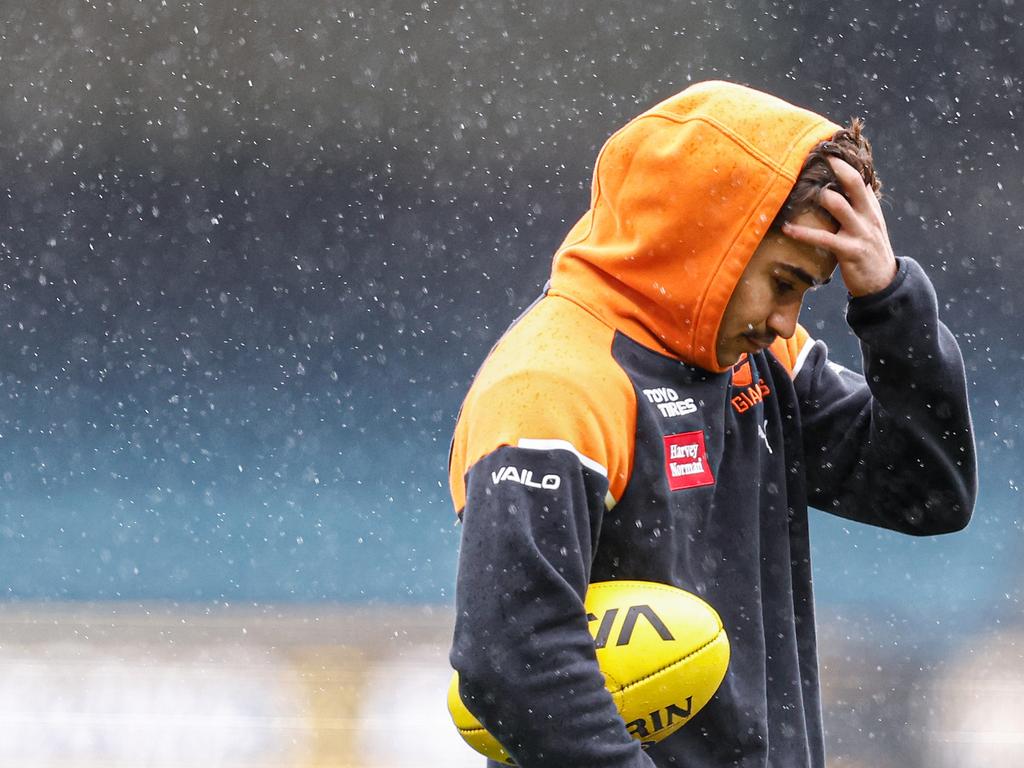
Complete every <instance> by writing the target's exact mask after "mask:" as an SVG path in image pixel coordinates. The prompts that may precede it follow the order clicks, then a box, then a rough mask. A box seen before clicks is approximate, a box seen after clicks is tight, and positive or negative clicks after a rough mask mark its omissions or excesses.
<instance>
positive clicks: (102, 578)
mask: <svg viewBox="0 0 1024 768" xmlns="http://www.w3.org/2000/svg"><path fill="white" fill-rule="evenodd" d="M587 8H590V6H587ZM8 15H9V19H8V20H7V22H6V23H5V34H4V37H3V39H2V41H0V59H2V61H3V75H2V77H0V169H2V175H0V190H2V191H3V194H2V195H0V258H2V261H0V269H2V281H0V282H2V286H0V287H2V291H0V328H2V335H0V361H2V362H0V365H2V368H0V372H2V382H0V383H2V387H0V403H2V418H0V434H2V437H0V457H2V462H0V471H2V474H0V479H2V483H0V543H2V553H3V556H2V557H0V584H2V586H3V588H4V589H5V590H6V594H7V595H8V597H9V598H14V599H19V600H20V599H44V600H65V599H74V600H79V599H88V600H102V599H126V600H143V599H153V598H159V599H172V600H189V601H193V600H198V601H228V602H237V601H282V600H297V601H318V600H331V601H334V600H343V601H349V600H381V601H394V600H414V601H442V602H447V601H449V600H450V599H451V592H450V590H451V585H452V583H453V576H454V568H455V557H456V551H457V544H458V530H457V529H456V528H455V527H454V525H453V522H454V517H453V514H452V511H451V508H450V504H449V502H448V500H447V495H446V459H447V446H448V439H449V436H450V432H451V428H452V425H453V423H454V418H455V414H456V412H457V409H458V406H459V402H460V400H461V396H462V393H463V392H464V391H465V388H466V387H467V385H468V382H469V379H470V377H471V376H472V374H473V372H474V371H475V369H476V366H477V365H478V364H479V363H480V361H481V360H482V358H483V356H484V355H485V354H486V351H487V349H488V348H489V346H490V345H491V344H492V343H493V341H494V340H495V339H496V338H497V336H498V334H499V333H500V332H501V330H502V329H503V328H504V327H505V326H506V325H507V324H508V323H509V322H510V321H511V320H512V319H513V318H514V317H515V315H516V314H517V313H518V311H519V310H520V309H521V308H522V307H523V306H525V305H526V304H528V303H529V302H530V300H532V298H533V297H534V296H535V295H536V293H537V292H538V291H539V289H540V286H541V285H542V284H543V282H544V280H545V279H546V276H547V270H548V264H549V259H550V254H551V253H552V251H553V250H554V248H555V247H556V246H557V244H558V242H559V241H560V239H561V237H562V236H563V234H564V233H565V231H566V230H567V229H568V227H569V226H571V224H572V223H573V221H575V219H576V218H577V217H578V216H579V214H580V213H581V212H582V211H583V210H584V209H585V208H586V205H587V201H588V189H589V174H590V171H591V167H592V162H593V158H594V155H595V154H596V151H597V149H598V148H599V147H600V145H601V143H603V141H604V139H605V138H606V137H607V135H608V134H610V133H611V132H612V131H613V130H615V129H616V128H617V127H618V126H619V125H620V124H621V123H622V122H624V121H625V120H627V119H628V118H629V117H631V116H632V115H633V114H635V113H637V112H639V111H641V110H642V109H644V108H646V107H648V106H650V105H651V104H653V103H654V102H656V101H657V100H659V99H661V98H664V97H666V96H668V95H670V94H672V93H673V92H675V91H676V90H678V89H680V88H682V87H685V85H686V84H687V83H688V82H690V81H694V80H699V79H707V78H712V77H727V78H731V79H736V80H739V81H741V82H745V83H748V84H751V85H754V86H756V87H760V88H764V89H767V90H770V91H773V92H775V93H777V94H779V95H781V96H783V97H786V98H789V99H791V100H793V101H795V102H797V103H800V104H802V105H805V106H808V107H811V108H813V109H816V110H819V111H822V112H824V113H827V114H829V115H830V116H832V117H833V118H835V119H837V120H840V121H844V120H845V119H846V118H848V117H850V116H853V115H862V116H864V117H866V118H867V121H868V131H869V134H870V136H871V137H872V139H873V141H874V143H875V148H876V157H877V161H878V166H879V168H880V172H881V175H882V178H883V181H884V182H885V184H886V192H887V202H886V204H885V210H886V213H887V217H888V221H889V226H890V230H891V234H892V239H893V241H894V244H895V246H896V248H897V250H898V251H899V252H900V253H904V254H908V255H913V256H914V257H916V258H917V259H918V260H919V261H921V262H922V263H923V264H924V265H925V266H926V268H927V269H928V271H929V273H930V274H931V275H932V276H933V278H934V281H935V283H936V286H937V288H938V291H939V293H940V296H941V299H942V302H943V316H944V318H945V319H946V321H947V323H948V324H949V325H950V326H951V327H952V328H953V330H954V331H955V332H956V333H957V335H958V337H959V339H960V342H961V345H962V347H963V350H964V353H965V356H966V359H967V363H968V369H969V375H970V379H971V385H972V393H973V405H974V413H975V419H976V424H977V429H978V437H979V443H980V449H981V456H982V460H983V476H982V496H981V501H980V504H979V507H978V511H977V515H976V521H975V522H974V524H973V525H972V526H971V528H970V529H969V530H968V531H967V532H965V533H963V534H958V535H954V536H950V537H945V538H942V539H934V540H923V541H911V540H909V539H905V538H901V537H897V536H894V535H890V534H887V533H884V532H877V531H874V530H870V529H865V528H859V527H857V526H854V525H852V524H849V523H846V522H844V521H839V520H830V519H827V518H825V516H823V515H822V516H819V517H820V518H822V519H820V520H818V519H816V521H815V525H814V528H815V531H814V534H815V544H816V556H817V564H818V567H817V569H816V572H817V579H818V590H819V597H820V598H821V599H822V600H824V601H832V602H857V601H860V602H863V603H865V604H866V605H867V606H869V607H870V610H872V611H876V612H881V613H882V614H885V613H886V612H898V613H899V614H900V615H905V614H908V613H909V614H912V613H913V612H914V611H915V610H917V609H919V608H927V611H928V614H929V616H932V617H935V616H938V619H939V622H940V624H941V622H942V621H954V622H955V621H957V620H960V619H962V618H963V617H965V616H967V615H971V616H985V617H997V618H998V617H1001V616H1016V615H1018V614H1019V599H1020V587H1021V571H1020V568H1019V566H1018V563H1019V562H1020V561H1021V557H1022V554H1024V551H1022V547H1021V528H1020V522H1019V521H1020V517H1021V514H1020V513H1021V496H1020V491H1019V488H1018V485H1019V482H1020V458H1021V447H1020V440H1021V428H1020V421H1021V414H1022V407H1021V397H1020V392H1021V388H1022V385H1024V361H1022V349H1024V347H1022V344H1021V336H1020V322H1019V318H1020V315H1021V311H1020V308H1021V289H1022V283H1024V278H1022V275H1021V270H1020V269H1019V258H1018V253H1019V249H1020V242H1021V228H1022V222H1024V220H1022V216H1021V209H1022V206H1024V182H1022V177H1021V171H1020V168H1021V160H1020V150H1019V147H1018V141H1019V137H1018V135H1017V133H1016V131H1017V126H1018V125H1019V124H1020V118H1021V114H1022V112H1024V94H1022V90H1021V81H1020V68H1019V58H1020V55H1021V54H1022V53H1024V51H1022V46H1021V39H1022V30H1021V24H1020V21H1019V20H1018V18H1017V16H1018V14H1015V12H1014V8H1013V6H1012V5H1009V4H1006V3H1003V2H980V3H976V4H973V5H971V6H969V7H967V6H959V5H953V4H939V5H934V4H928V5H927V6H925V5H921V6H916V5H910V4H906V3H893V4H890V5H886V6H884V8H874V7H869V6H868V4H864V5H863V6H860V5H857V4H845V5H843V6H842V7H841V8H836V9H831V8H829V7H828V6H826V5H823V4H812V3H805V4H797V5H776V4H774V3H764V2H762V3H756V2H755V3H737V4H735V5H733V4H699V5H694V6H691V5H683V4H676V3H666V2H654V3H644V4H642V5H639V6H638V5H635V4H626V3H622V4H614V3H613V4H602V6H601V10H600V11H599V12H598V13H597V14H595V13H593V12H592V11H589V10H588V11H584V10H583V7H582V6H581V7H580V8H579V9H576V8H573V7H571V6H567V5H564V4H557V7H548V4H543V3H507V4H503V5H502V6H501V7H492V5H491V4H486V3H479V2H477V3H473V2H471V3H460V4H458V5H456V4H454V3H439V2H426V3H423V4H422V5H421V4H419V3H401V2H392V3H383V4H373V5H370V4H367V5H365V6H364V7H360V8H351V9H341V8H338V7H336V5H335V4H334V3H328V2H325V1H322V0H316V1H314V2H303V3H299V2H283V3H282V2H270V1H269V0H262V1H259V2H253V3H248V4H244V6H242V7H240V8H239V9H235V8H232V7H231V6H230V5H229V4H216V3H185V4H183V5H181V6H179V7H173V8H170V7H163V6H161V5H160V4H159V3H156V2H143V3H138V4H122V5H118V6H106V5H98V4H97V6H96V7H93V6H90V5H86V4H81V3H78V2H72V1H71V0H65V1H62V2H57V3H53V4H46V7H45V8H33V7H30V6H27V5H26V6H22V7H19V8H16V9H12V10H11V11H10V13H9V14H8ZM843 301H844V294H843V292H842V289H841V287H840V286H835V287H830V288H827V289H825V290H823V291H822V292H820V293H819V295H817V296H815V297H814V298H813V299H812V300H811V302H810V306H809V307H808V308H807V310H806V311H805V315H804V318H803V319H804V322H805V324H806V325H807V326H808V327H809V328H810V329H811V330H812V332H813V333H814V334H815V335H818V336H819V337H822V338H824V339H826V340H827V341H829V343H830V345H831V346H832V348H833V349H834V352H835V355H836V357H837V358H838V359H839V360H840V361H842V362H845V363H847V364H850V365H854V364H856V363H857V359H858V355H857V349H856V346H855V344H854V342H853V340H852V338H850V337H849V336H848V332H847V331H846V330H845V324H844V322H843V319H842V309H841V308H842V303H843Z"/></svg>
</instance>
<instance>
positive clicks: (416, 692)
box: [0, 603, 1024, 768]
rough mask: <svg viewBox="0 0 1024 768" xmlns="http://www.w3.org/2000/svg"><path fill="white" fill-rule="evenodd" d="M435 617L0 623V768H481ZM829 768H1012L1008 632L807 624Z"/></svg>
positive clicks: (15, 610)
mask: <svg viewBox="0 0 1024 768" xmlns="http://www.w3.org/2000/svg"><path fill="white" fill-rule="evenodd" d="M452 618H453V617H452V615H451V610H450V608H448V607H430V606H426V607H425V606H407V607H403V606H386V607H351V606H342V605H314V606H304V607H303V606H287V607H271V606H234V605H232V606H228V605H218V606H216V607H206V606H189V605H176V604H148V603H147V604H145V605H130V604H124V603H116V604H115V603H109V604H81V603H73V604H54V603H42V604H26V603H7V604H4V605H0V766H3V767H4V768H6V767H7V766H17V767H18V768H22V767H31V768H101V767H102V768H128V766H131V768H139V767H140V766H147V767H153V768H200V767H202V768H427V767H429V768H434V767H438V768H483V760H482V758H480V757H479V756H478V755H476V754H475V753H473V752H472V751H471V750H470V749H469V748H468V747H467V746H466V745H465V744H463V742H462V741H461V739H460V738H459V736H458V735H457V733H456V731H455V729H454V727H453V726H452V724H451V721H450V719H449V716H448V712H447V709H446V707H445V693H446V689H447V685H448V680H449V676H450V674H451V671H450V668H449V665H448V661H447V649H448V645H449V642H450V639H451V627H452ZM819 622H820V633H819V640H820V644H819V650H820V653H821V674H822V696H823V704H824V708H825V724H826V731H827V741H828V754H829V760H828V765H829V768H868V766H870V768H924V766H928V768H954V767H955V768H973V767H974V766H978V768H980V767H981V766H985V767H986V768H988V766H993V765H997V766H1015V765H1024V757H1022V756H1024V708H1021V707H1020V706H1019V705H1018V702H1019V701H1020V698H1021V695H1022V694H1024V632H1022V631H1020V630H1010V629H1005V630H1002V631H1000V632H998V633H984V632H980V633H978V634H973V635H965V636H964V637H963V638H962V642H961V643H960V644H959V645H958V646H956V647H951V648H947V649H946V650H945V651H943V652H942V653H941V654H938V655H935V654H934V653H925V652H924V651H922V650H921V649H920V648H918V646H917V644H915V643H911V644H906V643H903V642H896V641H895V639H894V636H889V637H888V639H886V638H887V633H890V634H891V628H888V627H887V626H885V625H873V624H871V623H870V622H868V621H867V620H866V619H852V618H850V617H844V616H841V615H839V614H830V613H829V612H828V611H821V612H820V615H819Z"/></svg>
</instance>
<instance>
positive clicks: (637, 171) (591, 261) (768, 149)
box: [548, 82, 839, 372]
mask: <svg viewBox="0 0 1024 768" xmlns="http://www.w3.org/2000/svg"><path fill="white" fill-rule="evenodd" d="M837 130H839V126H837V125H835V124H834V123H832V122H830V121H828V120H826V119H825V118H823V117H820V116H819V115H816V114H814V113H813V112H808V111H807V110H804V109H800V108H799V107H795V106H793V105H792V104H788V103H787V102H785V101H782V100H781V99H777V98H775V97H774V96H769V95H767V94H764V93H760V92H758V91H754V90H751V89H750V88H745V87H743V86H740V85H735V84H732V83H724V82H706V83H700V84H697V85H694V86H692V87H690V88H687V89H686V90H685V91H683V92H682V93H679V94H677V95H675V96H673V97H671V98H669V99H666V100H665V101H663V102H661V103H660V104H658V105H657V106H655V107H654V108H652V109H650V110H648V111H647V112H644V113H643V114H642V115H640V116H639V117H636V118H634V119H633V120H631V121H630V122H629V123H627V124H626V125H625V126H624V127H623V128H621V129H620V130H619V131H617V132H616V133H615V134H614V135H612V137H611V138H610V139H608V141H607V142H606V143H605V145H604V147H603V148H602V149H601V152H600V154H599V155H598V157H597V163H596V165H595V168H594V181H593V186H592V190H591V201H590V210H589V211H587V212H586V213H585V214H584V215H583V217H582V218H581V219H580V220H579V221H578V222H577V223H576V225H575V226H574V227H573V228H572V230H571V231H570V232H569V234H568V236H567V237H566V239H565V242H564V243H562V245H561V247H560V248H559V250H558V252H557V253H556V254H555V262H554V266H553V269H552V275H551V286H550V289H549V291H548V293H549V294H550V295H560V296H564V297H566V298H568V299H571V300H572V301H574V302H576V303H578V304H581V305H583V306H584V307H586V308H587V309H588V310H589V311H590V312H592V313H594V314H595V315H598V316H599V317H601V318H602V319H603V320H605V321H606V322H607V323H609V324H610V325H612V326H613V327H615V328H617V329H619V330H621V331H622V332H623V333H625V334H627V335H628V336H630V337H631V338H633V339H635V340H636V341H638V342H640V343H641V344H644V345H645V346H648V347H651V348H653V349H656V350H658V351H660V352H663V353H666V354H670V355H672V356H675V357H678V358H680V359H682V360H684V361H685V362H687V363H690V364H693V365H696V366H699V367H700V368H704V369H706V370H709V371H718V372H720V371H723V370H725V369H723V368H721V367H720V366H719V365H718V361H717V358H716V354H715V341H716V339H717V337H718V328H719V325H720V324H721V321H722V315H723V314H724V312H725V308H726V305H727V304H728V303H729V298H730V296H732V292H733V289H734V288H735V287H736V284H737V282H738V281H739V278H740V275H741V274H742V273H743V270H744V268H745V267H746V265H747V262H748V261H749V260H750V257H751V255H752V254H753V253H754V250H755V249H756V248H757V246H758V244H759V243H760V242H761V238H762V237H764V235H765V232H766V231H767V230H768V227H769V226H770V225H771V223H772V220H773V219H774V218H775V215H776V213H778V211H779V209H780V208H781V207H782V204H783V202H785V200H786V197H787V196H788V195H789V191H790V189H792V187H793V184H794V183H795V182H796V177H797V175H798V174H799V172H800V169H801V168H802V167H803V163H804V160H805V159H806V157H807V154H808V153H809V152H810V150H811V149H812V148H813V147H814V146H815V145H816V144H817V143H818V142H820V141H823V140H825V139H828V138H830V137H831V136H832V134H833V133H835V132H836V131H837Z"/></svg>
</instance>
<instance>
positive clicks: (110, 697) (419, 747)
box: [0, 604, 481, 768]
mask: <svg viewBox="0 0 1024 768" xmlns="http://www.w3.org/2000/svg"><path fill="white" fill-rule="evenodd" d="M0 638H2V640H0V765H4V766H15V765H18V766H34V767H35V768H57V767H58V766H59V768H79V767H81V768H86V767H87V768H99V767H100V766H103V768H120V767H121V766H133V767H135V766H141V765H145V766H160V767H163V766H168V767H170V766H174V767H175V768H186V766H187V767H191V766H196V767H198V766H203V767H204V768H257V767H259V768H270V767H271V766H274V768H285V767H291V766H294V767H295V768H403V767H404V766H409V767H410V768H411V767H412V766H434V765H444V766H453V767H458V766H476V767H477V768H479V766H480V765H481V760H480V758H479V757H477V756H476V755H475V754H474V753H473V752H471V751H470V750H469V749H468V747H466V746H465V745H464V744H463V743H462V742H461V740H460V739H459V737H458V735H457V734H456V733H455V731H454V729H453V728H452V726H451V724H450V720H449V719H448V713H447V710H446V709H445V698H444V697H445V691H446V688H447V684H448V679H449V675H450V668H449V666H448V663H447V658H446V652H447V647H448V644H449V641H450V638H451V616H450V613H449V612H448V610H447V609H434V608H430V607H422V606H409V607H407V608H406V607H388V608H350V607H342V606H316V607H309V608H303V607H286V608H271V607H266V606H260V607H240V606H218V607H216V608H196V607H191V606H181V605H148V604H147V605H144V606H130V605H124V604H101V605H96V604H93V605H82V604H68V605H55V604H43V605H25V604H8V605H5V606H3V607H2V608H0Z"/></svg>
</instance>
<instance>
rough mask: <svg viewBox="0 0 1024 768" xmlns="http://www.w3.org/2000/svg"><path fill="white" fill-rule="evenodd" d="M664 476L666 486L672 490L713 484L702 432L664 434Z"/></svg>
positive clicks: (713, 480) (713, 477)
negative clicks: (666, 482)
mask: <svg viewBox="0 0 1024 768" xmlns="http://www.w3.org/2000/svg"><path fill="white" fill-rule="evenodd" d="M663 439H664V441H665V476H666V477H667V478H668V487H669V488H670V489H671V490H673V491H680V490H683V489H684V488H697V487H699V486H702V485H713V484H714V482H715V476H714V475H713V474H712V473H711V467H710V466H709V464H708V452H707V448H705V446H704V433H703V432H702V431H700V430H698V431H696V432H683V433H682V434H679V435H665V437H664V438H663Z"/></svg>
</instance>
